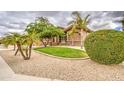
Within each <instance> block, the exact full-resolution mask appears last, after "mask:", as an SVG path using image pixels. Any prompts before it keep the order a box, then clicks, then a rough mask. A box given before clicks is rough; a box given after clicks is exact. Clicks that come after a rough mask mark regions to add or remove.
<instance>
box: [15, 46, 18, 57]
mask: <svg viewBox="0 0 124 93" xmlns="http://www.w3.org/2000/svg"><path fill="white" fill-rule="evenodd" d="M18 51H19V48H17V50H16V52H15V56H16V55H17V53H18Z"/></svg>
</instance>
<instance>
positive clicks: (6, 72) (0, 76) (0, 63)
mask: <svg viewBox="0 0 124 93" xmlns="http://www.w3.org/2000/svg"><path fill="white" fill-rule="evenodd" d="M0 80H1V81H2V80H7V81H37V80H40V81H52V80H51V79H47V78H38V77H33V76H27V75H19V74H15V73H14V72H13V70H12V69H11V68H10V67H9V66H8V64H7V63H6V62H5V61H4V60H3V58H2V57H0Z"/></svg>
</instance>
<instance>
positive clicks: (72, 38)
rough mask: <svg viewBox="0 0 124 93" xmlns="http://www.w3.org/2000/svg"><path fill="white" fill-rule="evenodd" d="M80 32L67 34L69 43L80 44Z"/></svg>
mask: <svg viewBox="0 0 124 93" xmlns="http://www.w3.org/2000/svg"><path fill="white" fill-rule="evenodd" d="M80 38H81V35H80V33H74V34H73V35H68V36H67V45H72V46H80V42H81V41H80Z"/></svg>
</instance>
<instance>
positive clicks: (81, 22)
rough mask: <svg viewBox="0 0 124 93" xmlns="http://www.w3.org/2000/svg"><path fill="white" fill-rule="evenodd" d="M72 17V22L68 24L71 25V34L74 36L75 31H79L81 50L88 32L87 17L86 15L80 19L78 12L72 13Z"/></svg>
mask: <svg viewBox="0 0 124 93" xmlns="http://www.w3.org/2000/svg"><path fill="white" fill-rule="evenodd" d="M72 15H73V16H74V20H73V21H71V22H70V23H69V24H71V32H70V33H71V34H74V33H75V32H76V31H77V29H80V35H81V44H80V45H81V49H82V48H83V43H84V40H85V38H86V35H87V32H90V30H89V29H88V27H87V25H88V23H89V19H88V18H89V16H90V15H87V16H86V17H85V18H83V19H82V18H81V15H80V13H79V12H77V11H76V12H72Z"/></svg>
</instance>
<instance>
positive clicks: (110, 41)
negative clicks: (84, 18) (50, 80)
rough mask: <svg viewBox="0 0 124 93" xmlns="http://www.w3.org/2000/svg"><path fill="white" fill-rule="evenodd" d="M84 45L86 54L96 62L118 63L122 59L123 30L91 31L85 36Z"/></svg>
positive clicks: (123, 49)
mask: <svg viewBox="0 0 124 93" xmlns="http://www.w3.org/2000/svg"><path fill="white" fill-rule="evenodd" d="M84 46H85V49H86V52H87V54H88V56H89V57H90V58H91V59H92V60H94V61H96V62H98V63H102V64H119V63H121V62H122V61H123V60H124V32H119V31H116V30H99V31H96V32H93V33H91V34H89V35H88V36H87V38H86V40H85V43H84Z"/></svg>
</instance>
